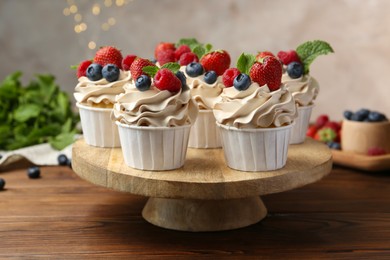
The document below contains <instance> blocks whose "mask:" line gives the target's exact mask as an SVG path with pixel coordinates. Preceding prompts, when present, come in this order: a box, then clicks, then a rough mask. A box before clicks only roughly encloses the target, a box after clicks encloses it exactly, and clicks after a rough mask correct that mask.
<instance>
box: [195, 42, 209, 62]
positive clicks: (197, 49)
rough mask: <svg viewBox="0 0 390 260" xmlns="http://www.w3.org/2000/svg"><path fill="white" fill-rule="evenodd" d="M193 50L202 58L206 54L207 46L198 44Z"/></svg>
mask: <svg viewBox="0 0 390 260" xmlns="http://www.w3.org/2000/svg"><path fill="white" fill-rule="evenodd" d="M192 52H193V53H195V55H196V56H198V59H199V60H200V59H201V58H202V57H203V55H205V54H206V48H205V47H203V46H202V45H198V46H196V47H195V48H194V49H193V50H192Z"/></svg>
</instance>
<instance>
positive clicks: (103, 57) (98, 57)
mask: <svg viewBox="0 0 390 260" xmlns="http://www.w3.org/2000/svg"><path fill="white" fill-rule="evenodd" d="M122 59H123V57H122V54H121V52H120V51H119V50H118V49H116V48H114V47H112V46H105V47H102V48H100V49H99V50H98V51H97V52H96V54H95V58H94V59H93V62H94V63H98V64H100V65H102V67H104V66H105V65H107V64H115V65H116V66H117V67H118V68H120V69H122Z"/></svg>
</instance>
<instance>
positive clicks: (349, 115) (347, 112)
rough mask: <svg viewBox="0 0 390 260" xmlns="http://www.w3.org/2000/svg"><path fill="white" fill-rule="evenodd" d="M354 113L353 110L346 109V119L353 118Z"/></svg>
mask: <svg viewBox="0 0 390 260" xmlns="http://www.w3.org/2000/svg"><path fill="white" fill-rule="evenodd" d="M352 115H353V112H352V111H349V110H346V111H344V117H345V119H348V120H351V117H352Z"/></svg>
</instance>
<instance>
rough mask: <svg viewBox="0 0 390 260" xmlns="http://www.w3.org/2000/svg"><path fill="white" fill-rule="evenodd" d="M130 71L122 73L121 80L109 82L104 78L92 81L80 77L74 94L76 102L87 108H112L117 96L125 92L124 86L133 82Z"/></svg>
mask: <svg viewBox="0 0 390 260" xmlns="http://www.w3.org/2000/svg"><path fill="white" fill-rule="evenodd" d="M131 81H132V80H131V74H130V71H122V70H121V71H120V75H119V79H118V80H116V81H113V82H108V81H107V80H106V79H104V78H102V79H100V80H97V81H91V80H89V79H88V78H87V77H80V78H79V83H78V84H77V86H76V88H75V93H74V94H73V95H74V97H75V99H76V101H77V102H79V103H81V104H83V105H87V106H94V107H112V106H113V105H114V103H115V97H116V95H118V94H120V93H123V92H125V90H124V86H125V85H126V84H129V83H130V82H131Z"/></svg>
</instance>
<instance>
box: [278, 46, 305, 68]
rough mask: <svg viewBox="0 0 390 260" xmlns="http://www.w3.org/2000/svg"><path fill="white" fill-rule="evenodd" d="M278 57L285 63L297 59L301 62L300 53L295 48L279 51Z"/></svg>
mask: <svg viewBox="0 0 390 260" xmlns="http://www.w3.org/2000/svg"><path fill="white" fill-rule="evenodd" d="M277 55H278V58H279V59H280V60H281V62H282V63H283V64H284V65H288V64H289V63H291V62H293V61H297V62H299V63H301V59H300V58H299V56H298V54H297V52H296V51H294V50H289V51H280V52H278V54H277Z"/></svg>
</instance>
